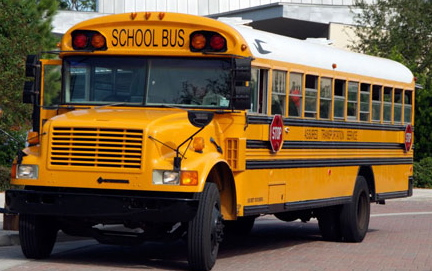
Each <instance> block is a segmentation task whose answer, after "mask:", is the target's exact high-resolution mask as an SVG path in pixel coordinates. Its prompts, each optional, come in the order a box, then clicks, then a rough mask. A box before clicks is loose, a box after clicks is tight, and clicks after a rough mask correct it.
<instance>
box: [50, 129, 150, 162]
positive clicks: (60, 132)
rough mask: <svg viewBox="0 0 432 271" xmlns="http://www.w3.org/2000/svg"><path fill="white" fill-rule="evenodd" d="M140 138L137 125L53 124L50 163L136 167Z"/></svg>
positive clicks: (138, 158) (140, 152)
mask: <svg viewBox="0 0 432 271" xmlns="http://www.w3.org/2000/svg"><path fill="white" fill-rule="evenodd" d="M142 141H143V131H142V130H136V129H114V128H78V127H54V128H53V130H52V132H51V149H50V164H51V165H53V166H54V165H55V166H80V167H109V168H134V169H139V168H141V155H142Z"/></svg>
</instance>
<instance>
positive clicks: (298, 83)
mask: <svg viewBox="0 0 432 271" xmlns="http://www.w3.org/2000/svg"><path fill="white" fill-rule="evenodd" d="M289 82H290V83H289V87H290V94H289V116H290V117H301V115H302V93H303V89H302V86H303V74H300V73H290V81H289Z"/></svg>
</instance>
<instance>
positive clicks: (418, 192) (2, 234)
mask: <svg viewBox="0 0 432 271" xmlns="http://www.w3.org/2000/svg"><path fill="white" fill-rule="evenodd" d="M4 200H5V196H4V193H3V192H0V207H3V206H4ZM394 200H403V201H423V200H424V201H432V189H414V192H413V196H412V197H409V198H401V199H394ZM72 239H74V238H72ZM62 240H65V241H66V240H69V239H68V238H59V239H58V240H57V241H62ZM19 244H20V242H19V236H18V231H7V230H3V214H0V247H2V246H17V245H19Z"/></svg>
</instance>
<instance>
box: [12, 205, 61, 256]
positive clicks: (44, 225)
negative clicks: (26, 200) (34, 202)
mask: <svg viewBox="0 0 432 271" xmlns="http://www.w3.org/2000/svg"><path fill="white" fill-rule="evenodd" d="M57 232H58V227H57V225H56V222H55V221H54V220H53V219H51V218H50V217H46V216H37V215H25V214H21V215H20V216H19V237H20V242H21V249H22V252H23V253H24V256H26V257H27V258H29V259H44V258H48V257H49V256H50V255H51V252H52V249H53V247H54V243H55V242H56V239H57Z"/></svg>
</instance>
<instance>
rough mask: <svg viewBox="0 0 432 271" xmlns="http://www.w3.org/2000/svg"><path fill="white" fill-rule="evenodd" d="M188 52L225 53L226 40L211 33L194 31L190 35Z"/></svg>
mask: <svg viewBox="0 0 432 271" xmlns="http://www.w3.org/2000/svg"><path fill="white" fill-rule="evenodd" d="M190 50H191V51H192V52H225V51H226V50H227V42H226V39H225V38H224V37H223V36H222V35H221V34H219V33H216V32H213V31H195V32H193V33H192V34H191V35H190Z"/></svg>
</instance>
